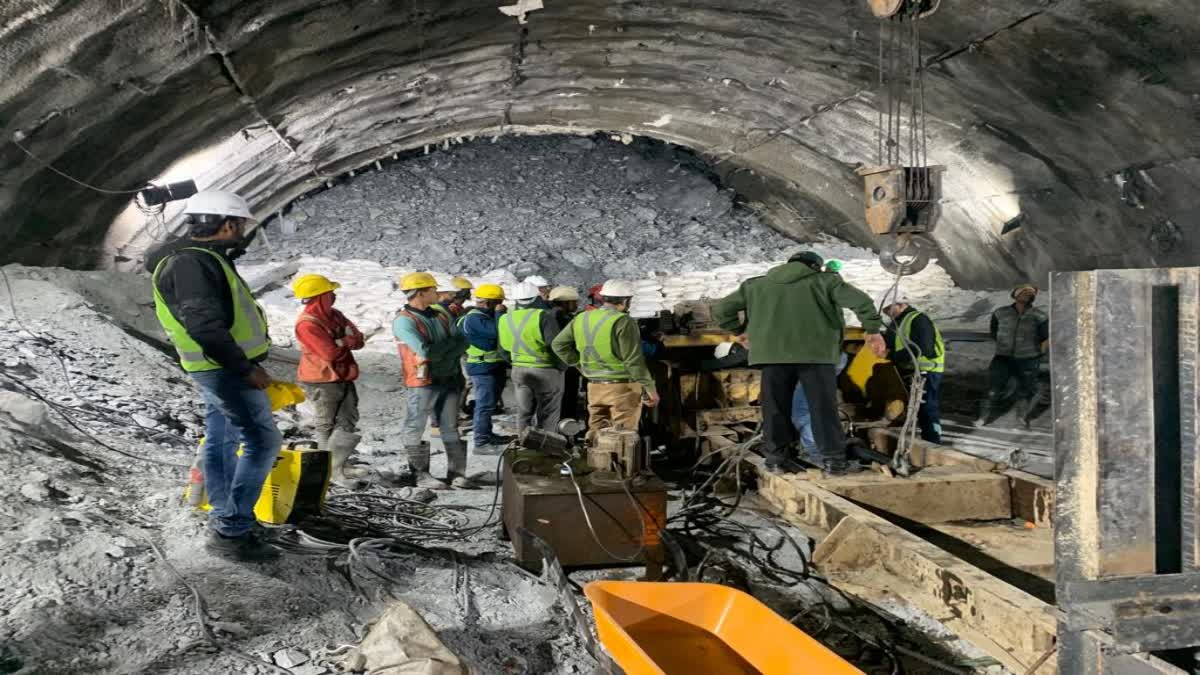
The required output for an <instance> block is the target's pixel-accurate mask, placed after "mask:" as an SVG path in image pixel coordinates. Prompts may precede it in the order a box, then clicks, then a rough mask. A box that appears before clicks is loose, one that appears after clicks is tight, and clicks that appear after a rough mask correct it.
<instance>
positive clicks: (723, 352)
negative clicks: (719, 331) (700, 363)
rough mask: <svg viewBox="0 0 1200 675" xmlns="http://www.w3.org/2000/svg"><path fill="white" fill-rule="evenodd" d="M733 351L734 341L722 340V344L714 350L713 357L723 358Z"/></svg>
mask: <svg viewBox="0 0 1200 675" xmlns="http://www.w3.org/2000/svg"><path fill="white" fill-rule="evenodd" d="M731 351H733V343H732V342H722V343H721V344H719V345H717V348H716V349H715V350H713V358H717V359H723V358H725V357H726V356H729V352H731Z"/></svg>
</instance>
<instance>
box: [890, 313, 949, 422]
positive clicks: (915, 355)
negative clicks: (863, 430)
mask: <svg viewBox="0 0 1200 675" xmlns="http://www.w3.org/2000/svg"><path fill="white" fill-rule="evenodd" d="M883 313H884V314H887V315H888V317H890V318H891V320H892V321H891V323H892V326H891V328H889V329H888V330H887V332H886V333H885V335H884V340H885V341H886V342H887V346H888V358H889V359H891V361H892V363H894V364H896V368H897V369H898V370H899V371H900V374H901V376H903V377H904V380H905V382H906V383H908V384H909V386H911V383H912V380H913V377H914V375H915V373H916V372H918V371H919V372H920V373H921V376H922V377H923V378H924V382H925V387H924V396H923V398H922V399H921V407H920V408H919V409H918V410H917V424H918V425H920V427H921V438H923V439H925V440H926V441H929V442H930V443H941V442H942V376H943V374H944V373H945V372H946V343H945V342H943V341H942V333H941V331H939V330H938V328H937V326H935V325H934V323H933V321H932V320H931V319H930V318H929V317H928V316H927V315H925V314H923V313H921V312H920V311H918V310H917V308H916V307H913V306H912V305H910V304H908V302H907V301H905V300H900V301H898V302H893V303H892V304H890V305H888V306H887V307H884V308H883Z"/></svg>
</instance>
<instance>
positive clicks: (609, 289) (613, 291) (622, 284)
mask: <svg viewBox="0 0 1200 675" xmlns="http://www.w3.org/2000/svg"><path fill="white" fill-rule="evenodd" d="M600 295H602V296H604V297H606V298H632V297H633V282H632V281H626V280H624V279H609V280H608V281H606V282H604V285H603V286H601V287H600Z"/></svg>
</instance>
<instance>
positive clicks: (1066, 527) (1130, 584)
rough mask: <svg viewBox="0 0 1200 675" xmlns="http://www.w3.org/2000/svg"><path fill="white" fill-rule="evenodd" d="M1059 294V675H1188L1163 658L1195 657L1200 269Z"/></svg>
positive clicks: (1074, 282) (1055, 354)
mask: <svg viewBox="0 0 1200 675" xmlns="http://www.w3.org/2000/svg"><path fill="white" fill-rule="evenodd" d="M1051 291H1052V292H1051V310H1050V318H1051V338H1050V344H1051V364H1052V369H1051V370H1052V381H1053V385H1054V456H1055V477H1056V479H1057V481H1058V485H1057V489H1056V491H1055V492H1056V499H1055V557H1056V559H1057V592H1058V604H1059V606H1060V608H1061V609H1062V612H1063V614H1062V619H1061V620H1060V623H1059V628H1058V672H1060V673H1070V674H1071V675H1076V674H1083V675H1101V674H1105V675H1107V674H1110V673H1111V674H1117V673H1119V674H1121V675H1136V674H1139V673H1184V672H1187V671H1184V670H1181V669H1180V668H1178V667H1176V666H1174V665H1171V664H1170V663H1169V662H1168V661H1167V660H1164V658H1159V656H1162V655H1163V653H1164V652H1169V651H1170V652H1174V654H1175V655H1179V654H1181V653H1182V654H1184V655H1185V656H1186V657H1190V653H1189V652H1190V651H1194V650H1195V649H1196V648H1197V647H1200V570H1197V567H1196V561H1197V555H1198V552H1200V546H1198V541H1197V529H1196V520H1197V519H1196V515H1197V514H1196V509H1197V500H1196V488H1197V485H1198V483H1197V476H1196V471H1197V455H1198V452H1197V450H1198V444H1200V427H1198V422H1197V419H1198V416H1197V406H1198V405H1200V403H1198V402H1200V386H1198V384H1200V383H1198V381H1197V363H1198V360H1200V341H1198V338H1200V268H1181V269H1150V270H1097V271H1094V272H1074V273H1057V274H1054V275H1053V276H1052V279H1051ZM1177 650H1182V652H1181V651H1177ZM1155 653H1157V654H1155ZM1191 667H1192V666H1191V665H1190V664H1189V670H1190V668H1191Z"/></svg>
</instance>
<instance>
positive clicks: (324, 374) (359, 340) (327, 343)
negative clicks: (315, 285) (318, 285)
mask: <svg viewBox="0 0 1200 675" xmlns="http://www.w3.org/2000/svg"><path fill="white" fill-rule="evenodd" d="M295 332H296V340H297V341H298V342H299V343H300V365H299V366H298V367H297V368H296V380H297V381H299V382H307V383H310V384H317V383H322V382H353V381H354V380H356V379H358V362H356V361H355V360H354V354H352V353H351V352H352V351H353V350H355V349H362V347H363V344H364V338H363V334H362V332H360V331H359V330H358V327H357V326H355V325H354V324H353V323H352V322H351V321H350V320H349V319H347V318H346V316H345V315H344V314H342V313H341V312H339V311H337V310H336V309H334V308H333V295H332V294H331V293H326V294H325V295H322V296H318V297H317V298H315V299H314V300H313V301H312V302H309V303H308V304H307V305H305V306H304V310H303V311H301V312H300V316H298V317H296V329H295Z"/></svg>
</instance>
